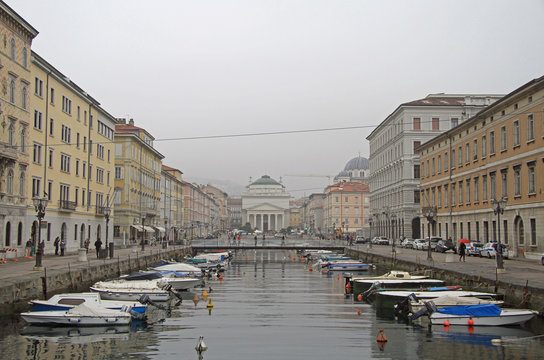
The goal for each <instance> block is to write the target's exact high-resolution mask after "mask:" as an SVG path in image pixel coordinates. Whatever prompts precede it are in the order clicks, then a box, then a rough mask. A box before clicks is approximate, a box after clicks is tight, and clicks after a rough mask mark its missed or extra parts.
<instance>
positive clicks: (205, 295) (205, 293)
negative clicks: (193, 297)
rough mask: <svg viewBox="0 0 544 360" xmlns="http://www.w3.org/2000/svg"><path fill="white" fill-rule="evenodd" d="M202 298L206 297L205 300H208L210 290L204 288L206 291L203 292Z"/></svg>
mask: <svg viewBox="0 0 544 360" xmlns="http://www.w3.org/2000/svg"><path fill="white" fill-rule="evenodd" d="M202 298H203V299H204V301H206V300H208V292H207V291H206V290H204V292H203V293H202Z"/></svg>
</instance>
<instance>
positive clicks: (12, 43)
mask: <svg viewBox="0 0 544 360" xmlns="http://www.w3.org/2000/svg"><path fill="white" fill-rule="evenodd" d="M9 56H10V57H11V60H13V61H16V60H17V59H16V58H15V39H14V38H11V40H10V41H9Z"/></svg>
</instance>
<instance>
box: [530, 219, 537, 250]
mask: <svg viewBox="0 0 544 360" xmlns="http://www.w3.org/2000/svg"><path fill="white" fill-rule="evenodd" d="M531 246H536V219H531Z"/></svg>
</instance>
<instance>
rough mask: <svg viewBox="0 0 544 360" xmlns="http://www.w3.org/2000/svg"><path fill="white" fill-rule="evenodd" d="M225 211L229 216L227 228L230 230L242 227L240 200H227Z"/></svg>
mask: <svg viewBox="0 0 544 360" xmlns="http://www.w3.org/2000/svg"><path fill="white" fill-rule="evenodd" d="M227 210H228V215H229V221H228V224H229V225H228V227H229V229H230V230H234V229H239V228H241V227H242V225H244V224H242V198H231V197H229V198H228V199H227Z"/></svg>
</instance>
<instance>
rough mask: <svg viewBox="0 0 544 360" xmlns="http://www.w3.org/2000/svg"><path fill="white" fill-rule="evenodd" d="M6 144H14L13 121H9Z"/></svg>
mask: <svg viewBox="0 0 544 360" xmlns="http://www.w3.org/2000/svg"><path fill="white" fill-rule="evenodd" d="M8 145H9V146H14V145H15V124H14V123H13V121H10V122H9V128H8Z"/></svg>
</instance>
